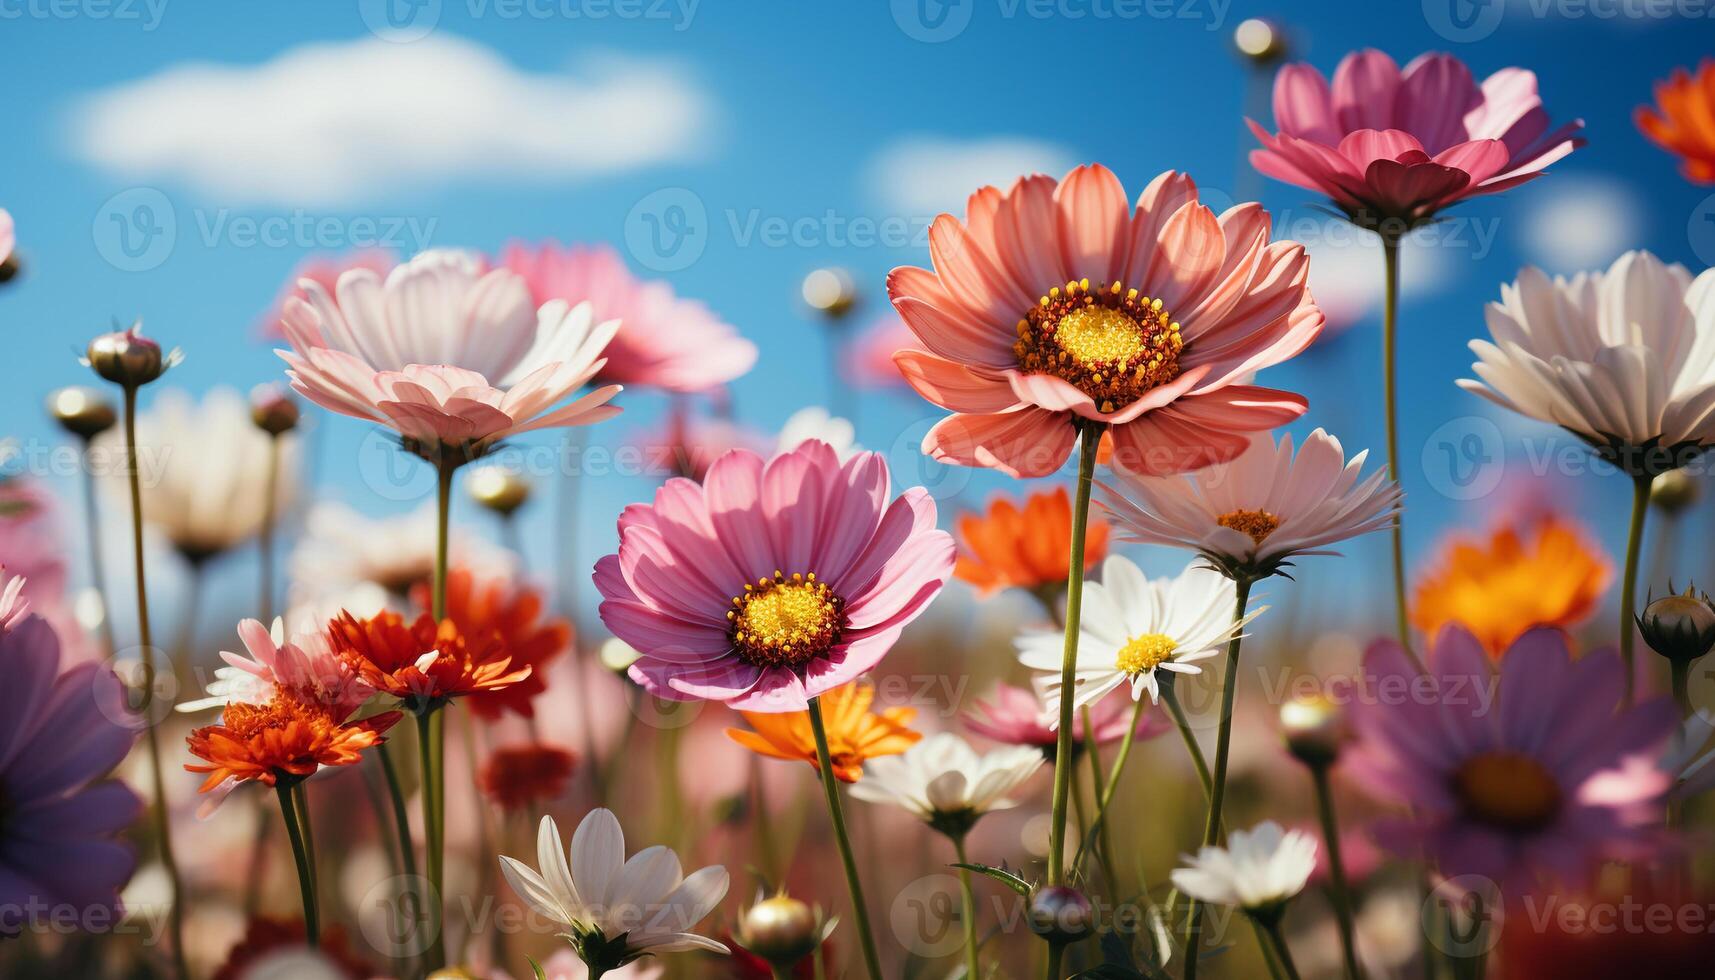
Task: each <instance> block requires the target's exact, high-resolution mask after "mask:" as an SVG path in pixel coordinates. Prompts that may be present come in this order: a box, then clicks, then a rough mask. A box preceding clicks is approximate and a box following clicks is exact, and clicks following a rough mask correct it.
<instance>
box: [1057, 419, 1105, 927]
mask: <svg viewBox="0 0 1715 980" xmlns="http://www.w3.org/2000/svg"><path fill="white" fill-rule="evenodd" d="M1078 437H1079V438H1078V487H1077V491H1076V498H1075V501H1074V503H1073V507H1072V554H1071V559H1070V564H1068V565H1067V566H1066V643H1065V646H1064V648H1063V650H1062V654H1061V661H1060V663H1061V666H1060V730H1059V733H1058V734H1059V738H1058V739H1057V741H1056V742H1055V747H1054V802H1053V817H1052V822H1051V823H1050V824H1049V838H1048V883H1049V884H1050V885H1063V884H1065V883H1066V803H1067V801H1068V799H1069V798H1070V797H1071V790H1072V768H1073V766H1075V765H1076V764H1077V762H1076V759H1075V758H1074V757H1073V755H1072V712H1073V705H1072V701H1073V698H1072V690H1073V687H1074V686H1075V683H1076V668H1077V666H1078V623H1079V618H1080V617H1081V616H1082V614H1083V606H1084V542H1085V538H1086V537H1087V533H1086V532H1087V531H1088V529H1089V523H1090V485H1091V483H1093V482H1094V480H1095V475H1096V447H1097V444H1098V443H1099V442H1100V440H1101V438H1102V427H1101V426H1099V425H1089V424H1085V425H1082V426H1080V427H1079V430H1078ZM1050 958H1051V959H1052V958H1057V957H1053V956H1052V955H1051V957H1050Z"/></svg>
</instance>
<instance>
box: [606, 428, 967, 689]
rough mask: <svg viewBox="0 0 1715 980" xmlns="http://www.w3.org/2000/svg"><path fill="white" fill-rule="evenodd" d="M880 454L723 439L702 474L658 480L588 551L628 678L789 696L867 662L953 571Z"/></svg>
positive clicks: (914, 499) (923, 499) (924, 516)
mask: <svg viewBox="0 0 1715 980" xmlns="http://www.w3.org/2000/svg"><path fill="white" fill-rule="evenodd" d="M888 483H889V477H888V471H887V463H886V462H885V461H884V460H883V459H882V457H881V455H880V454H879V453H858V454H857V455H855V456H853V457H852V458H851V459H850V460H848V461H847V462H845V463H843V464H842V463H841V462H840V460H839V457H838V456H836V455H835V454H834V451H833V449H832V447H830V446H828V445H827V444H826V443H822V442H815V441H812V442H806V443H804V444H802V445H800V446H799V447H798V448H796V449H794V450H792V451H791V452H787V453H781V454H780V455H778V456H775V457H774V458H773V459H772V460H770V461H768V462H767V463H764V462H763V460H762V457H761V456H758V455H757V454H756V453H753V452H748V451H746V450H734V451H733V452H730V453H727V454H726V455H725V456H722V457H721V458H720V459H718V460H716V461H715V463H714V465H713V466H711V467H709V473H708V476H707V478H706V479H704V481H703V483H702V484H701V485H698V484H696V483H694V482H692V481H690V480H686V479H683V478H675V479H672V480H668V481H667V483H666V484H665V485H664V486H662V487H661V489H660V490H657V491H656V493H655V503H654V504H653V505H650V504H633V505H632V506H630V507H627V508H626V509H625V512H624V513H623V514H621V515H620V518H619V552H618V553H617V554H612V555H608V556H606V557H605V558H603V559H601V561H599V562H597V563H596V568H595V584H596V589H597V590H598V591H600V592H601V595H602V604H601V618H602V622H603V623H605V624H607V628H608V629H609V630H611V631H612V632H613V635H614V636H616V637H618V638H619V639H621V640H624V641H625V642H626V643H629V644H630V645H631V646H633V647H635V648H636V649H637V650H638V651H640V652H641V653H642V659H640V660H638V661H637V662H636V663H635V664H633V665H632V667H631V678H632V679H633V680H635V681H636V682H637V683H639V684H641V685H643V686H644V687H645V688H647V689H648V690H649V691H650V692H651V693H653V694H655V695H657V696H659V697H663V698H668V699H671V700H676V701H689V700H696V699H700V698H703V699H709V700H714V701H723V702H726V703H727V705H728V706H730V707H732V708H735V709H738V710H741V711H762V712H780V711H802V710H804V708H805V707H806V704H807V701H808V699H809V698H812V697H816V696H818V695H820V694H823V693H825V692H827V691H829V690H831V689H833V688H836V687H839V686H840V685H841V684H845V683H846V682H848V681H851V680H852V679H854V678H856V677H857V676H859V675H860V674H863V673H864V672H865V671H868V670H869V669H870V668H871V667H874V666H875V665H876V663H877V662H878V661H880V660H881V658H882V656H883V655H885V654H886V653H887V651H888V649H889V648H891V647H892V646H893V644H894V642H895V641H896V640H897V639H898V638H899V634H900V631H901V630H903V629H904V628H905V625H906V624H907V623H909V622H911V621H912V620H913V619H915V618H917V616H918V614H919V613H921V612H922V611H923V609H924V608H925V607H926V606H927V605H928V604H929V600H930V599H932V598H934V597H935V594H936V593H938V592H940V591H941V587H942V586H944V585H945V584H946V583H947V578H948V576H950V575H951V574H952V572H953V557H954V548H953V537H952V535H950V534H948V533H946V532H945V531H940V530H937V529H936V527H935V502H934V500H933V499H932V498H931V497H930V496H929V492H928V491H927V490H925V489H923V488H922V487H913V488H912V489H910V490H907V491H905V493H903V494H901V495H900V496H899V497H897V498H895V499H893V500H892V502H891V503H889V501H888V498H889V487H888Z"/></svg>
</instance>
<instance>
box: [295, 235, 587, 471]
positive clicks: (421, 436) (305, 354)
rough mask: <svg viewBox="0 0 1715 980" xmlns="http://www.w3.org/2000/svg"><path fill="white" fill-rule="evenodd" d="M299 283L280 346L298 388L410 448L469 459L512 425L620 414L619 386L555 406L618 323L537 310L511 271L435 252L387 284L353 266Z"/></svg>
mask: <svg viewBox="0 0 1715 980" xmlns="http://www.w3.org/2000/svg"><path fill="white" fill-rule="evenodd" d="M300 285H302V286H303V288H304V291H305V292H306V293H307V295H308V298H307V299H297V298H295V297H294V298H291V299H288V300H287V301H286V313H285V320H284V322H285V327H286V339H287V341H288V342H289V343H290V344H291V345H292V349H291V350H283V351H279V352H278V353H279V354H280V356H281V357H282V358H284V359H285V361H286V363H287V364H288V365H290V370H288V371H287V375H288V376H289V377H291V379H292V387H293V388H294V389H295V390H297V391H298V392H299V393H300V394H302V395H303V396H304V397H306V398H308V399H309V400H311V401H313V402H315V403H316V404H318V405H320V406H322V407H323V408H326V409H328V410H329V411H333V412H338V413H340V414H341V415H350V416H352V417H354V418H360V419H368V420H370V421H372V422H378V423H380V424H382V425H385V426H388V427H390V428H392V429H394V430H395V431H397V432H398V433H399V434H400V436H401V437H403V439H404V441H405V443H406V445H407V447H408V448H410V449H411V450H412V451H414V452H418V453H421V454H427V455H431V456H433V455H436V454H439V453H442V452H446V451H453V452H459V453H463V454H464V455H463V458H464V459H468V458H470V457H474V456H477V455H480V454H482V453H483V452H486V451H487V450H488V449H489V448H491V447H492V446H493V445H494V443H495V442H497V441H499V440H500V439H503V438H506V437H507V436H512V435H517V434H519V433H523V432H529V431H531V430H533V429H543V428H550V427H557V426H576V425H589V424H591V423H594V422H599V421H601V420H603V419H608V418H612V417H613V416H614V415H617V414H618V413H619V409H618V408H616V407H614V406H612V405H609V404H607V402H608V400H609V399H611V398H613V396H614V395H616V394H618V393H619V390H620V388H619V386H618V385H607V386H604V387H601V388H597V389H595V390H594V391H591V392H589V393H587V394H585V395H583V396H582V397H579V398H577V399H575V400H573V401H571V402H569V403H566V404H561V403H562V401H564V399H566V398H567V397H568V396H570V395H572V394H574V393H576V392H578V391H579V390H580V389H582V388H583V387H584V385H585V384H587V383H588V382H589V381H590V380H591V379H592V378H594V377H595V376H596V374H597V372H599V371H600V370H601V368H602V366H603V364H605V363H606V362H605V361H604V360H602V359H601V354H602V349H603V348H604V347H606V346H607V343H608V341H609V340H611V339H612V338H613V335H614V332H615V331H616V330H618V329H619V324H618V323H616V322H614V321H611V320H609V321H607V322H604V323H600V324H596V323H594V322H593V320H592V317H591V312H590V307H589V306H588V305H587V304H579V305H578V306H576V307H570V306H568V304H566V303H565V302H563V301H555V302H551V303H547V304H544V305H543V306H542V307H541V309H540V310H538V309H537V307H536V304H535V303H534V302H533V301H532V300H531V298H530V291H529V289H528V287H527V286H526V284H525V282H524V279H523V278H522V277H520V276H518V275H516V274H514V273H511V272H508V271H506V270H504V269H495V270H492V271H490V272H487V273H483V272H481V270H480V268H479V265H478V263H477V261H476V260H475V259H474V258H473V257H471V256H469V255H466V254H464V253H459V252H446V251H431V252H424V253H423V254H421V255H419V256H417V257H416V258H414V259H412V260H411V261H409V262H406V263H404V264H403V265H400V266H398V267H397V268H395V269H394V270H393V271H392V272H391V273H389V274H388V275H387V278H386V281H385V282H383V280H382V279H381V277H380V276H378V275H376V274H375V273H374V272H372V271H371V270H368V269H353V270H349V271H347V272H345V273H344V274H343V275H341V276H340V277H339V282H338V285H337V286H336V288H335V291H334V293H333V294H331V295H330V294H329V293H328V291H327V290H326V289H324V288H322V287H321V286H320V285H318V284H317V283H315V282H312V281H310V280H304V281H303V282H302V283H301V284H300ZM556 406H559V407H556ZM461 461H462V460H461Z"/></svg>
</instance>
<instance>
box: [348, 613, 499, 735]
mask: <svg viewBox="0 0 1715 980" xmlns="http://www.w3.org/2000/svg"><path fill="white" fill-rule="evenodd" d="M327 629H328V639H329V641H330V642H331V643H332V645H333V651H334V653H335V654H337V655H338V656H339V657H341V658H343V659H344V660H345V662H346V663H348V664H350V665H351V666H352V667H353V668H355V669H356V670H357V672H358V675H359V676H360V677H362V678H363V681H364V682H365V683H366V684H368V685H369V686H371V687H373V688H375V690H377V691H379V692H381V693H382V694H387V695H391V696H392V697H395V698H398V699H399V700H400V701H401V702H403V703H404V704H405V706H406V707H407V708H409V709H410V710H411V711H412V712H413V713H419V714H420V713H421V712H423V711H424V710H428V709H432V708H434V707H437V706H439V705H442V704H445V703H446V702H447V701H450V700H452V699H453V698H459V697H464V696H466V695H471V694H478V693H481V692H484V691H495V690H499V689H501V688H504V687H506V686H507V685H509V684H516V683H517V682H519V681H521V680H523V679H524V678H526V677H528V676H530V665H529V664H522V665H517V664H514V663H513V661H512V657H511V654H510V653H509V651H508V650H507V649H506V646H505V644H503V643H502V642H501V641H500V638H499V637H498V636H496V635H495V634H494V633H493V632H485V633H479V634H475V635H469V636H467V635H466V634H464V633H461V632H460V631H459V628H458V624H457V623H455V622H453V621H452V620H451V619H443V620H441V622H440V623H439V625H437V624H436V623H435V620H434V618H433V617H432V616H430V615H429V614H427V613H424V614H423V615H421V616H418V617H417V618H416V619H415V620H413V621H411V622H410V623H407V622H405V619H404V617H402V616H400V615H399V614H398V613H396V612H381V613H377V614H376V615H374V616H371V617H369V618H368V619H358V618H357V617H355V616H353V615H352V614H350V613H341V614H340V616H339V618H337V619H335V620H333V621H332V622H330V623H328V627H327Z"/></svg>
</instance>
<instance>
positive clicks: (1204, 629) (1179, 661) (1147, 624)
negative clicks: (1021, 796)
mask: <svg viewBox="0 0 1715 980" xmlns="http://www.w3.org/2000/svg"><path fill="white" fill-rule="evenodd" d="M1237 600H1238V594H1237V588H1236V587H1235V586H1234V585H1233V582H1232V580H1231V579H1229V578H1227V577H1225V576H1224V575H1222V574H1220V573H1219V572H1216V571H1214V570H1213V569H1210V568H1207V567H1205V566H1203V565H1200V564H1193V565H1188V566H1186V568H1185V570H1184V571H1182V572H1180V573H1179V575H1178V577H1176V578H1170V579H1169V578H1161V579H1156V580H1154V581H1150V580H1149V579H1148V578H1146V577H1145V576H1144V574H1143V572H1142V571H1141V570H1140V569H1139V568H1138V567H1137V566H1136V565H1134V564H1132V562H1131V561H1130V560H1129V559H1127V558H1124V557H1122V556H1120V555H1114V556H1112V557H1110V558H1109V559H1108V560H1107V561H1105V562H1103V563H1102V580H1101V581H1100V582H1088V583H1085V585H1084V607H1083V615H1082V616H1081V617H1080V619H1079V622H1078V628H1079V636H1078V662H1077V666H1076V668H1075V673H1074V684H1075V687H1074V690H1073V694H1072V703H1073V704H1074V705H1075V706H1078V707H1082V706H1084V705H1090V704H1095V703H1096V702H1097V701H1100V700H1101V699H1102V698H1103V697H1105V696H1107V694H1108V692H1109V691H1112V690H1113V689H1114V688H1116V687H1118V686H1120V685H1121V684H1130V685H1131V698H1132V700H1133V701H1136V700H1138V699H1139V698H1141V697H1143V692H1144V691H1148V692H1149V697H1150V700H1151V701H1159V700H1160V699H1161V686H1160V683H1159V681H1158V679H1157V678H1156V672H1157V671H1160V670H1166V671H1172V672H1174V673H1180V674H1195V673H1199V672H1201V670H1202V668H1201V667H1199V666H1198V665H1197V661H1199V660H1207V659H1208V658H1210V657H1213V656H1214V655H1215V654H1216V653H1217V652H1218V651H1219V650H1220V648H1221V646H1222V645H1223V644H1225V643H1226V642H1227V641H1228V640H1230V639H1232V638H1233V636H1234V635H1235V634H1237V633H1238V632H1239V631H1240V630H1242V629H1243V628H1244V626H1245V624H1246V623H1248V622H1250V621H1251V620H1252V619H1254V618H1256V616H1258V615H1259V614H1260V613H1262V611H1263V610H1262V609H1256V610H1254V611H1252V612H1251V613H1250V614H1249V615H1247V616H1245V618H1244V619H1243V620H1241V621H1239V622H1234V620H1233V609H1234V606H1235V604H1236V603H1237ZM1064 642H1065V636H1064V634H1063V633H1061V632H1060V631H1058V630H1053V631H1050V630H1030V631H1027V632H1025V633H1023V634H1022V635H1020V636H1019V638H1018V660H1019V662H1020V663H1022V664H1024V666H1026V667H1029V668H1030V669H1031V670H1035V671H1039V672H1041V674H1042V676H1041V677H1038V678H1037V681H1036V685H1037V688H1038V691H1039V693H1040V694H1041V695H1042V700H1043V702H1044V707H1045V708H1046V709H1047V711H1048V714H1049V716H1050V717H1051V718H1053V719H1054V722H1053V723H1054V724H1056V725H1057V724H1058V722H1059V717H1060V667H1061V654H1062V648H1063V644H1064Z"/></svg>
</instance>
